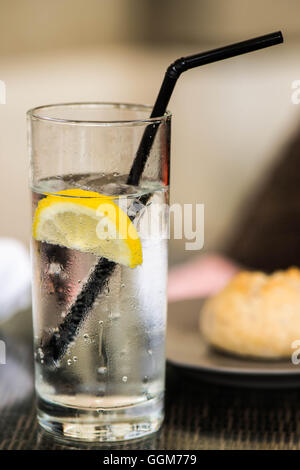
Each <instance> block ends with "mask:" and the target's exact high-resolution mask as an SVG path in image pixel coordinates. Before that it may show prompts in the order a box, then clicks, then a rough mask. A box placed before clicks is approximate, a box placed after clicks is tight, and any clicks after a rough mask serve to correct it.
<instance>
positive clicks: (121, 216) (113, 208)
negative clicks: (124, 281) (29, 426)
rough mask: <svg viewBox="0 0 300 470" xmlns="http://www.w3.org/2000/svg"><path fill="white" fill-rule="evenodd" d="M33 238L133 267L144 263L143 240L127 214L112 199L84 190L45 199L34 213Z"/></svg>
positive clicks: (63, 192)
mask: <svg viewBox="0 0 300 470" xmlns="http://www.w3.org/2000/svg"><path fill="white" fill-rule="evenodd" d="M33 237H34V238H35V239H36V240H38V241H42V242H47V243H52V244H54V245H61V246H64V247H66V248H71V249H75V250H80V251H83V252H85V253H93V254H96V255H98V256H102V257H104V258H107V259H109V260H111V261H114V262H116V263H120V264H123V265H125V266H129V267H131V268H134V267H135V266H137V265H139V264H141V263H142V261H143V257H142V245H141V241H140V239H139V237H138V234H137V231H136V228H135V227H134V225H133V224H132V222H131V220H130V219H129V217H128V216H127V214H126V213H125V212H124V211H123V210H122V209H120V207H119V206H118V205H117V204H115V203H114V202H113V200H112V198H110V197H107V196H103V195H101V194H98V193H96V192H92V191H85V190H83V189H68V190H65V191H59V192H57V193H56V194H55V195H47V196H46V197H45V198H43V199H41V200H40V201H39V203H38V206H37V209H36V211H35V214H34V220H33Z"/></svg>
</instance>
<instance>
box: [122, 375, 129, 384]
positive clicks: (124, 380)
mask: <svg viewBox="0 0 300 470" xmlns="http://www.w3.org/2000/svg"><path fill="white" fill-rule="evenodd" d="M127 380H128V377H126V375H124V376H123V377H122V382H124V383H126V382H127Z"/></svg>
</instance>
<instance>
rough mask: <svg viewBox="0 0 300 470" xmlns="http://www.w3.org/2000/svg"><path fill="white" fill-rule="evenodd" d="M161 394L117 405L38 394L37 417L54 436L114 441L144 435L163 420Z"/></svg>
mask: <svg viewBox="0 0 300 470" xmlns="http://www.w3.org/2000/svg"><path fill="white" fill-rule="evenodd" d="M163 409H164V400H163V396H159V397H157V398H152V399H151V400H148V401H147V402H146V403H139V404H136V405H132V406H126V407H120V408H100V409H97V410H94V409H91V408H74V407H68V406H63V405H60V404H58V403H50V402H49V401H46V400H44V399H42V398H41V397H38V421H39V424H40V425H41V426H42V428H43V429H45V430H46V431H47V432H50V433H51V434H53V435H55V436H56V437H57V438H60V439H61V438H65V439H71V440H77V441H85V442H116V441H125V440H129V439H137V438H141V437H145V436H147V435H149V434H152V433H154V432H156V431H158V430H159V428H160V426H161V424H162V421H163Z"/></svg>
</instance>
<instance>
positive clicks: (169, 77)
mask: <svg viewBox="0 0 300 470" xmlns="http://www.w3.org/2000/svg"><path fill="white" fill-rule="evenodd" d="M282 42H283V37H282V34H281V32H280V31H276V32H274V33H270V34H266V35H264V36H259V37H256V38H253V39H248V40H246V41H242V42H239V43H235V44H230V45H229V46H225V47H220V48H218V49H213V50H210V51H207V52H201V53H199V54H195V55H191V56H188V57H182V58H181V59H178V60H176V61H175V62H173V63H172V64H171V65H170V66H169V67H168V68H167V70H166V73H165V77H164V80H163V82H162V85H161V88H160V91H159V93H158V96H157V99H156V102H155V104H154V107H153V110H152V113H151V116H150V118H159V117H161V116H163V115H164V113H165V112H166V109H167V106H168V103H169V101H170V98H171V95H172V92H173V90H174V87H175V85H176V82H177V80H178V78H179V76H180V75H181V74H182V73H183V72H185V71H186V70H189V69H192V68H194V67H199V66H201V65H205V64H210V63H212V62H217V61H220V60H224V59H228V58H230V57H234V56H238V55H241V54H246V53H248V52H252V51H256V50H259V49H263V48H265V47H269V46H273V45H275V44H280V43H282ZM158 127H159V121H153V123H151V124H149V125H148V126H147V127H146V129H145V131H144V134H143V137H142V139H141V142H140V145H139V147H138V150H137V153H136V156H135V159H134V162H133V164H132V167H131V170H130V173H129V175H128V179H127V184H130V185H135V186H137V185H138V184H139V181H140V178H141V176H142V173H143V170H144V168H145V164H146V162H147V158H148V156H149V153H150V150H151V147H152V144H153V141H154V139H155V135H156V133H157V130H158ZM115 267H116V264H115V263H114V262H112V261H109V260H108V259H106V258H101V259H100V260H99V262H98V263H97V264H96V266H95V268H94V270H93V272H92V274H91V275H90V277H89V279H88V280H87V282H86V284H85V285H84V287H83V289H82V290H81V292H80V293H79V295H78V297H77V299H76V300H75V302H74V303H73V305H72V306H71V308H70V310H69V312H68V313H67V315H66V316H65V319H64V320H63V322H62V323H61V324H60V325H59V327H58V332H56V333H54V334H53V335H52V336H51V337H50V338H49V339H48V340H46V341H45V344H44V345H42V347H43V352H44V362H45V363H46V364H47V365H48V366H53V365H55V362H56V361H58V360H59V359H61V358H62V356H63V355H64V354H65V352H66V350H67V348H68V346H69V345H70V343H72V341H74V339H75V336H76V335H77V333H78V331H79V327H80V325H81V323H82V322H83V321H84V319H85V318H86V316H87V314H88V312H89V310H90V309H91V308H92V306H93V304H94V302H95V300H96V298H97V296H98V295H99V294H100V293H101V292H102V290H103V288H104V287H105V285H106V282H107V279H108V278H109V276H110V275H111V274H112V272H113V271H114V269H115Z"/></svg>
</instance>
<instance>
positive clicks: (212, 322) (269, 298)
mask: <svg viewBox="0 0 300 470" xmlns="http://www.w3.org/2000/svg"><path fill="white" fill-rule="evenodd" d="M200 330H201V332H202V333H203V335H204V337H205V338H206V339H207V341H208V342H209V343H211V344H212V345H213V346H215V347H217V348H218V349H221V350H224V351H227V352H230V353H234V354H239V355H242V356H252V357H257V358H258V357H259V358H284V357H286V358H287V357H290V356H291V354H292V352H293V348H292V343H293V342H294V341H295V340H298V339H300V271H299V269H297V268H290V269H288V270H287V271H277V272H275V273H273V274H271V275H267V274H264V273H261V272H247V271H243V272H240V273H239V274H237V275H236V276H235V277H234V278H233V279H232V280H231V281H230V282H229V284H228V285H227V286H226V287H225V288H224V289H223V290H222V291H221V292H219V293H218V294H217V295H215V296H214V297H212V298H210V299H208V300H207V301H206V302H205V304H204V306H203V309H202V311H201V314H200Z"/></svg>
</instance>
